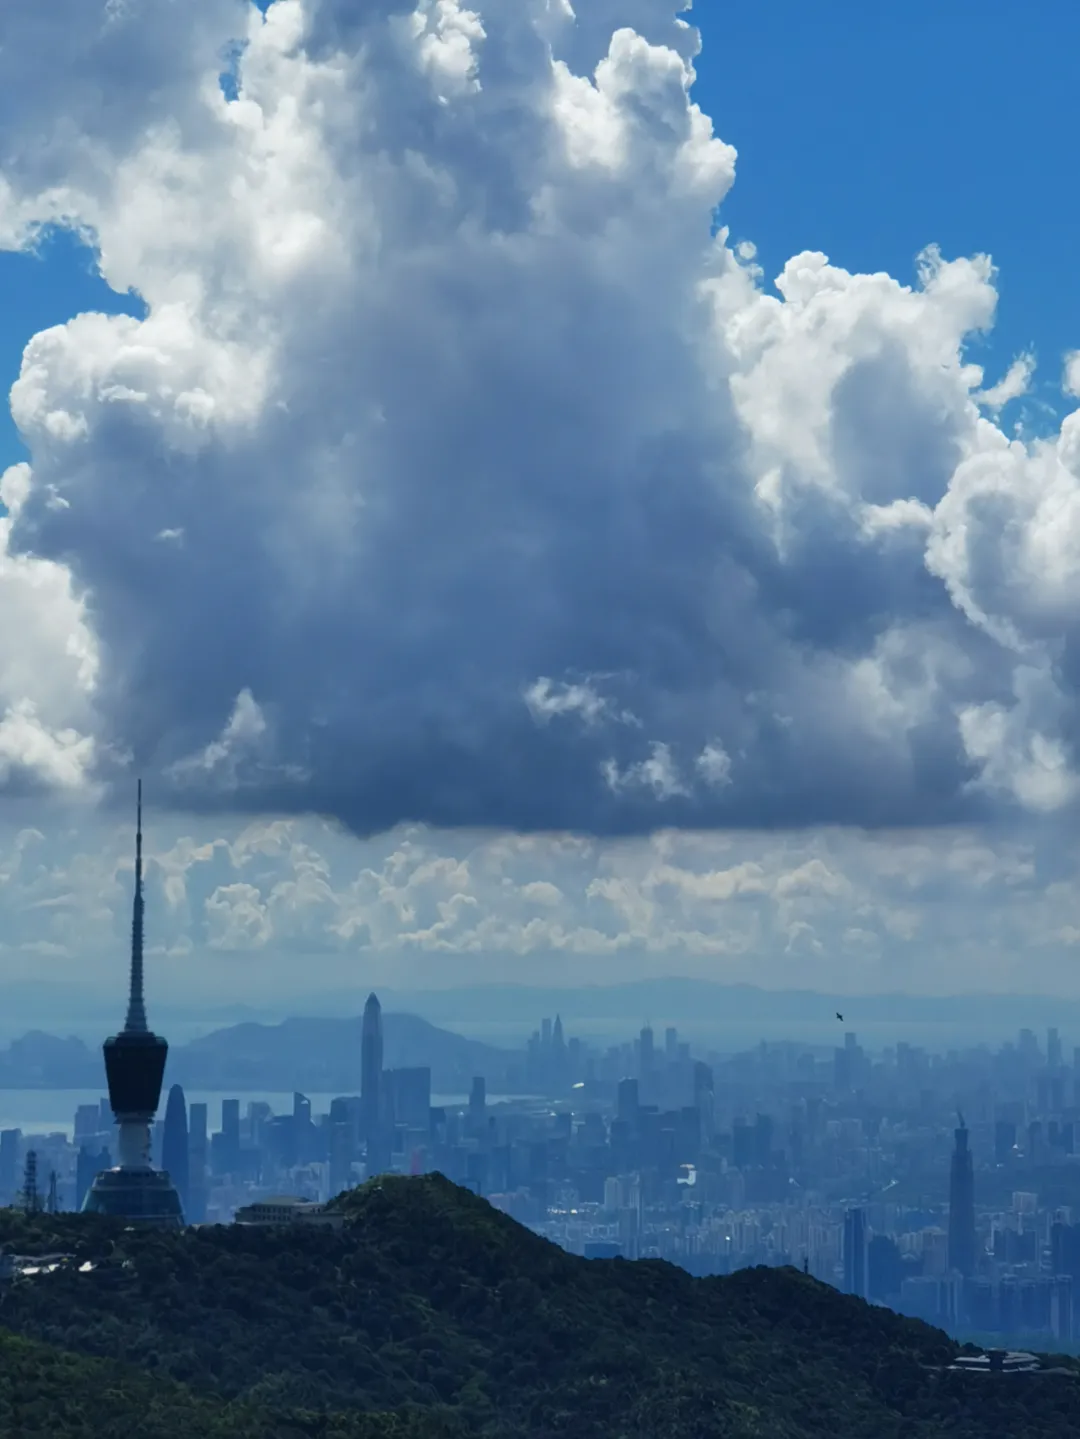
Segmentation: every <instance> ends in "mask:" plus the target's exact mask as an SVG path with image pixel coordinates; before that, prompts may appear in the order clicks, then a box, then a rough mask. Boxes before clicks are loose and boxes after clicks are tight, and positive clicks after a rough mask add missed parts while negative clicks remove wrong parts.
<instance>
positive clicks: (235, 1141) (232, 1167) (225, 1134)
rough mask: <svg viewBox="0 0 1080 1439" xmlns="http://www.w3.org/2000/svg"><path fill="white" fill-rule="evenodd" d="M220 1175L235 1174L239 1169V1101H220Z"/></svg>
mask: <svg viewBox="0 0 1080 1439" xmlns="http://www.w3.org/2000/svg"><path fill="white" fill-rule="evenodd" d="M218 1152H219V1156H220V1165H219V1168H220V1170H221V1173H222V1174H236V1172H237V1171H238V1170H239V1168H240V1101H239V1100H238V1099H223V1100H222V1101H221V1143H220V1145H219V1149H218Z"/></svg>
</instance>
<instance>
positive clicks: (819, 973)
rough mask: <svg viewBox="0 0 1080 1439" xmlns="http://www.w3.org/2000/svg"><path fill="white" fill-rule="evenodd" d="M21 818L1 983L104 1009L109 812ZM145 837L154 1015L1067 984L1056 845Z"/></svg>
mask: <svg viewBox="0 0 1080 1439" xmlns="http://www.w3.org/2000/svg"><path fill="white" fill-rule="evenodd" d="M34 809H35V811H36V812H37V815H38V819H39V827H38V828H33V829H31V828H29V827H26V826H21V825H19V824H16V825H15V826H14V827H11V826H10V825H8V826H6V827H3V826H0V893H2V895H3V914H4V924H3V929H2V933H0V940H2V942H3V944H4V946H5V947H4V958H3V968H4V973H5V976H6V977H8V978H16V977H18V975H19V974H20V973H26V974H36V973H40V970H39V969H38V968H37V966H39V965H40V956H41V955H42V954H44V953H46V952H48V954H49V955H50V956H51V959H50V961H49V969H48V977H49V978H50V979H52V980H53V981H55V982H57V983H61V984H63V983H65V982H67V981H69V980H70V981H71V983H73V984H75V985H76V986H78V985H84V984H86V983H87V982H91V983H93V984H95V985H98V986H100V990H101V993H102V994H103V995H108V994H111V993H116V994H121V993H122V990H123V984H124V974H125V956H126V953H127V945H128V935H129V930H130V916H131V881H132V855H131V834H130V825H129V824H128V822H127V817H126V816H125V817H124V819H123V821H120V822H116V821H110V822H109V823H108V824H107V825H103V824H102V821H101V820H100V819H99V820H95V819H94V818H93V817H92V816H91V815H90V814H89V813H86V814H84V815H83V816H82V818H81V819H80V820H79V821H78V823H77V824H75V825H73V824H72V822H71V815H70V813H69V812H66V811H63V810H58V809H57V808H56V807H55V806H53V807H48V806H47V807H45V809H44V810H42V807H41V806H40V805H35V806H34ZM147 820H148V825H147V843H146V852H147V935H148V941H149V944H150V946H151V949H152V951H153V953H152V958H151V961H150V964H151V995H152V997H153V998H154V1001H155V1003H157V1002H160V1003H164V1002H166V1001H169V1002H171V1003H177V1002H179V1003H182V1004H184V1005H185V1006H190V1005H191V1004H192V1003H193V1002H195V1003H202V1004H207V1005H211V1004H212V1003H213V1002H214V1001H216V1000H225V999H231V1000H233V1001H236V1000H239V1001H242V1002H250V1001H251V996H252V984H253V982H255V981H253V979H252V975H253V973H254V971H253V970H252V968H251V964H252V963H257V966H258V969H257V975H258V979H257V985H258V991H259V995H260V1002H265V1003H267V1004H269V1005H278V1004H280V1005H282V1006H285V1007H288V1006H290V1005H291V1006H293V1007H300V1006H308V1005H310V1004H312V1003H314V1002H316V1001H317V1000H318V996H319V995H320V994H321V993H323V992H325V991H328V990H335V989H341V988H345V987H349V986H352V985H354V984H356V983H358V978H357V977H358V975H359V976H363V978H364V981H365V982H367V983H368V984H369V985H370V983H373V982H378V983H381V984H390V985H393V986H394V987H397V988H410V987H423V986H424V985H427V984H430V983H432V982H433V981H434V980H435V976H436V975H438V976H439V980H438V982H439V983H443V984H445V983H448V982H452V980H455V979H456V980H458V981H463V980H464V981H467V980H484V979H487V980H500V981H503V982H505V981H507V980H516V981H522V982H532V983H545V982H547V981H548V980H549V978H550V975H551V974H552V972H554V971H555V970H556V969H557V968H558V967H559V966H560V965H561V966H565V969H564V972H565V973H566V974H567V976H568V978H570V979H571V980H572V981H573V982H578V983H588V982H597V981H602V980H604V979H610V978H611V977H613V974H615V973H617V974H618V975H619V976H623V977H633V976H636V975H645V974H650V973H656V972H657V971H662V972H665V973H669V974H699V975H705V976H708V977H711V978H714V979H718V980H722V981H728V982H744V983H752V984H764V985H766V986H774V987H775V986H781V985H784V984H797V985H799V986H806V987H811V988H813V987H817V988H821V989H826V990H827V989H838V990H841V991H843V990H844V989H845V988H854V989H864V988H865V989H871V990H874V989H876V990H880V991H885V992H891V991H895V990H897V989H904V990H915V991H923V992H953V991H957V990H964V989H978V988H993V989H999V990H1010V989H1013V990H1017V989H1025V988H1028V987H1030V986H1031V984H1033V983H1037V985H1038V987H1039V988H1040V989H1041V990H1043V991H1044V992H1049V993H1054V992H1059V993H1070V992H1072V991H1073V990H1074V989H1075V980H1074V968H1073V957H1074V954H1075V941H1074V939H1072V938H1071V937H1070V936H1071V933H1072V930H1073V929H1075V928H1078V927H1080V898H1078V897H1080V886H1078V878H1080V849H1078V848H1077V846H1076V844H1075V841H1074V838H1073V836H1072V835H1071V833H1070V832H1069V831H1068V830H1067V829H1065V830H1063V831H1059V832H1056V833H1051V832H1049V831H1046V830H1045V829H1040V828H1037V829H1033V830H1031V831H1030V832H1029V833H1027V834H1025V835H1013V836H1011V837H1009V838H1004V837H1002V836H995V835H992V834H987V833H981V832H979V831H977V830H973V829H961V830H949V829H944V828H942V829H936V830H916V831H908V832H903V833H880V834H878V835H877V836H876V837H875V838H872V839H866V838H863V837H860V836H859V835H858V834H856V833H854V832H849V831H843V830H833V831H820V832H805V833H801V834H788V835H780V836H778V835H770V834H764V833H757V834H755V833H752V832H749V831H747V832H741V833H739V834H733V835H731V834H729V835H718V834H712V833H700V832H689V831H674V830H669V831H665V832H662V833H659V834H657V835H656V836H655V837H654V838H653V839H649V840H645V839H641V840H626V841H622V842H619V843H602V844H592V845H588V844H585V845H583V844H581V843H578V842H568V841H567V840H566V839H564V838H563V837H560V836H551V837H547V836H540V835H537V836H531V837H522V838H512V837H506V836H485V835H468V834H464V833H460V832H458V833H442V834H440V833H438V832H434V831H427V830H423V829H419V828H412V829H409V830H396V831H394V832H392V833H390V834H387V835H384V836H381V837H380V838H378V839H371V840H366V841H359V840H356V839H354V838H352V837H351V836H349V835H347V834H345V833H344V832H342V831H341V830H340V829H338V828H336V827H333V826H330V825H327V824H324V823H321V822H316V821H313V820H289V821H283V820H274V821H262V820H259V821H255V822H252V823H246V822H241V821H237V820H229V821H227V822H219V821H212V822H211V821H198V822H193V821H191V820H190V818H186V819H180V818H178V817H170V816H169V815H168V814H167V813H166V814H162V813H161V812H159V811H156V810H151V811H150V812H148V814H147ZM1033 953H1035V954H1037V956H1038V965H1037V975H1036V974H1034V973H1033V967H1032V955H1033ZM19 956H22V958H19ZM230 956H232V957H235V960H236V961H237V962H239V961H240V960H243V961H244V962H243V963H235V964H234V962H233V959H231V958H229V957H230ZM440 966H442V967H441V968H440ZM613 966H616V967H617V968H615V969H613Z"/></svg>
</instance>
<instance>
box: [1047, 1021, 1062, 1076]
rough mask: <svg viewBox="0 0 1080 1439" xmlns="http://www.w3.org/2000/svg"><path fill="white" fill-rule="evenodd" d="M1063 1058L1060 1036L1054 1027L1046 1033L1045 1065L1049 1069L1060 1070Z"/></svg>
mask: <svg viewBox="0 0 1080 1439" xmlns="http://www.w3.org/2000/svg"><path fill="white" fill-rule="evenodd" d="M1063 1059H1064V1056H1063V1054H1062V1050H1061V1035H1060V1034H1059V1033H1058V1031H1057V1029H1056V1027H1051V1028H1050V1029H1048V1030H1047V1031H1046V1063H1047V1066H1048V1067H1049V1068H1050V1069H1060V1068H1061V1065H1062V1062H1063Z"/></svg>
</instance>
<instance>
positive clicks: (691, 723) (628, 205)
mask: <svg viewBox="0 0 1080 1439" xmlns="http://www.w3.org/2000/svg"><path fill="white" fill-rule="evenodd" d="M39 8H40V7H33V6H9V7H7V8H6V9H5V10H4V11H3V12H2V13H0V242H2V243H7V244H9V245H18V244H30V243H32V241H33V236H34V234H35V230H36V228H37V227H40V226H41V225H42V224H48V223H60V224H65V225H70V226H76V227H78V228H79V229H80V230H81V231H82V232H83V233H85V234H86V235H87V237H88V238H90V239H91V241H92V243H93V244H94V245H95V246H96V247H97V250H98V253H99V255H100V264H101V268H102V272H103V274H104V275H105V277H106V278H107V279H108V280H109V282H110V283H111V284H112V285H113V286H115V287H116V288H118V289H121V290H126V289H128V288H131V289H133V290H135V291H137V293H138V294H139V295H140V296H141V297H142V298H143V300H144V301H145V304H146V307H147V308H146V316H145V318H144V319H141V320H139V319H133V318H130V317H119V318H106V317H104V316H101V315H80V316H77V317H74V318H72V320H71V321H70V322H69V323H68V324H67V325H65V326H63V327H60V328H57V329H54V330H50V331H47V332H45V333H43V334H40V335H37V336H35V337H34V338H33V339H32V340H31V341H30V343H29V344H28V346H27V349H26V353H25V356H24V361H23V367H22V373H21V376H20V378H19V380H18V382H17V383H16V385H15V386H14V389H13V390H12V396H11V404H12V410H13V413H14V416H15V418H16V421H17V423H18V425H19V427H20V430H21V431H22V434H23V435H24V437H25V439H26V443H27V445H28V447H29V449H30V452H31V456H32V464H31V465H30V467H25V466H18V467H15V468H14V469H12V470H9V471H8V472H7V474H6V475H5V476H4V478H3V483H2V491H0V494H2V498H3V502H4V504H5V506H6V507H7V510H8V517H7V518H6V519H4V520H0V544H2V547H3V548H2V550H0V594H2V595H3V597H4V604H5V612H6V613H7V614H14V615H15V616H16V617H17V619H16V622H15V623H14V624H11V625H9V624H5V625H4V627H3V632H2V633H0V716H2V718H0V782H2V783H4V784H6V785H8V786H17V787H23V788H25V787H26V786H27V785H30V784H40V785H50V786H56V785H63V786H67V787H68V788H71V789H80V788H82V789H85V790H87V791H91V792H92V791H93V790H94V789H95V788H97V787H101V786H104V787H106V788H107V787H108V786H109V785H110V784H112V783H114V782H115V781H116V780H117V779H118V778H121V777H122V776H123V775H124V774H125V772H129V767H130V766H131V765H133V764H138V765H139V766H140V767H141V768H142V769H143V771H144V772H146V773H147V774H148V775H152V776H153V777H154V789H155V793H156V794H157V795H158V796H160V795H162V794H163V793H167V794H168V795H170V796H171V798H172V801H173V802H174V803H176V804H177V805H180V806H184V807H196V808H199V807H207V808H212V807H228V808H234V809H237V808H238V809H249V810H253V811H258V810H267V811H270V810H285V811H291V810H296V811H303V810H309V809H315V810H319V811H322V812H324V813H328V814H332V815H334V816H336V817H337V818H339V819H341V820H342V821H344V822H345V823H346V824H347V825H349V826H351V827H352V828H354V829H356V830H357V831H359V832H370V831H374V830H379V829H382V828H385V827H387V826H390V825H392V824H394V823H395V822H398V821H402V820H423V821H428V822H433V823H437V824H443V825H455V826H456V825H461V826H464V825H470V826H471V825H484V826H496V827H508V828H512V829H519V830H525V829H531V828H577V829H581V830H585V831H593V832H597V833H623V832H636V831H646V830H651V829H653V828H655V827H657V826H661V825H663V826H673V825H674V826H718V825H769V826H784V825H793V824H802V823H813V822H851V823H856V824H861V825H868V826H876V825H882V824H894V823H906V822H913V823H914V822H931V823H932V822H935V821H940V820H946V819H951V818H956V817H961V816H973V815H975V816H977V815H979V814H981V813H988V812H990V811H992V810H995V809H996V810H1000V809H1001V808H1002V807H1012V806H1020V807H1025V808H1033V809H1037V810H1051V809H1054V808H1058V807H1061V806H1062V805H1065V804H1067V803H1069V802H1070V800H1071V799H1072V797H1073V794H1074V792H1075V789H1076V785H1077V768H1076V766H1077V748H1076V747H1077V717H1078V715H1080V709H1078V706H1077V696H1076V690H1077V684H1078V681H1080V660H1078V655H1080V649H1078V636H1077V621H1076V616H1077V615H1078V614H1080V606H1078V604H1077V600H1078V598H1080V595H1078V593H1077V592H1078V589H1080V578H1078V576H1080V567H1078V566H1077V564H1076V562H1075V557H1076V555H1077V551H1078V546H1080V540H1078V535H1080V506H1078V496H1080V420H1078V418H1077V415H1076V413H1075V412H1074V413H1072V414H1070V415H1069V416H1068V417H1067V418H1066V420H1065V421H1064V423H1063V424H1062V426H1061V429H1060V433H1058V434H1057V435H1054V436H1052V437H1051V438H1049V439H1044V440H1031V441H1027V442H1025V441H1022V440H1017V439H1010V438H1009V436H1008V435H1007V434H1006V433H1005V432H1004V431H1003V430H1002V428H1000V426H999V424H998V421H997V416H998V414H999V412H1000V409H1001V407H1002V406H1003V405H1004V404H1005V403H1006V402H1007V401H1008V400H1009V399H1010V398H1011V397H1013V396H1015V395H1016V394H1018V393H1020V392H1021V391H1022V389H1023V387H1024V385H1025V384H1026V382H1027V379H1028V378H1029V376H1030V364H1029V362H1028V361H1027V360H1026V358H1025V359H1023V360H1022V361H1021V362H1020V363H1019V364H1018V365H1017V366H1014V367H1013V369H1012V370H1010V371H1009V373H1008V374H1007V375H991V376H984V375H983V373H982V371H981V370H980V368H979V367H978V366H976V365H973V364H971V363H969V362H968V360H967V359H966V358H965V350H964V346H965V341H966V339H967V337H968V336H970V335H971V334H972V332H974V331H979V330H984V329H986V328H987V327H988V326H989V325H990V324H991V323H992V320H993V314H994V305H995V291H994V288H993V275H992V270H991V267H990V264H989V262H988V261H986V260H985V259H982V258H975V259H959V260H951V261H949V260H945V259H943V258H942V257H941V256H940V255H939V254H938V253H937V252H936V251H935V250H933V249H929V250H928V251H927V252H926V254H925V255H924V256H923V258H922V261H921V265H920V270H919V275H918V279H917V283H916V284H915V285H914V286H912V287H908V286H905V285H903V284H901V283H899V282H898V281H896V280H893V279H891V278H889V277H888V276H886V275H850V274H848V273H846V272H845V271H843V270H840V269H837V268H836V267H834V266H832V265H830V264H829V263H828V261H827V259H826V258H825V256H823V255H819V254H811V253H805V254H801V255H798V256H796V257H795V258H793V259H792V260H791V261H789V262H788V264H787V266H786V267H785V269H784V271H783V274H782V275H781V276H780V277H779V279H778V280H777V282H776V286H777V290H778V295H774V294H769V293H767V291H766V288H765V286H764V283H763V280H762V277H761V276H760V275H759V273H758V272H757V270H756V268H755V265H754V261H753V256H752V254H751V253H750V252H749V250H748V249H744V250H743V251H742V252H739V253H736V252H735V251H734V250H733V249H732V248H731V247H730V246H729V244H728V241H727V236H726V232H725V231H724V230H723V229H721V230H720V231H719V233H716V225H715V215H716V210H717V207H718V206H720V219H721V221H722V219H723V208H722V202H723V200H724V197H725V195H726V194H727V192H728V190H729V188H730V186H731V184H732V182H733V179H734V167H735V155H734V152H733V150H732V149H731V148H730V147H729V146H727V145H725V144H724V143H723V142H722V141H721V140H720V139H718V138H717V137H716V136H714V134H713V132H712V127H711V124H710V122H709V120H708V118H707V117H706V116H705V115H704V114H702V112H701V111H700V110H699V108H698V107H697V106H696V105H695V104H694V103H693V100H692V98H691V95H692V91H691V85H692V80H693V69H692V63H693V57H694V55H695V53H696V48H697V36H696V32H695V31H694V30H693V29H692V28H690V26H689V25H688V24H687V23H686V22H685V21H684V19H682V18H680V17H679V16H677V15H676V14H675V13H674V10H673V0H581V4H580V7H579V8H580V12H581V13H580V14H579V15H578V14H575V13H574V11H573V10H572V9H571V7H570V4H569V3H568V0H476V8H475V9H467V8H466V7H465V5H464V4H462V3H459V0H420V3H419V4H412V3H404V0H368V3H365V4H360V3H357V0H275V3H273V4H271V5H270V6H269V7H268V8H267V9H266V10H265V14H264V13H263V12H262V11H261V10H259V9H256V8H255V7H254V6H252V5H249V4H248V3H246V0H188V3H187V4H185V5H182V6H181V5H176V4H174V3H170V0H128V3H124V0H120V3H117V0H55V3H54V4H53V5H51V6H50V7H49V16H48V23H46V20H45V18H44V16H43V15H42V16H39V15H38V9H39ZM1078 375H1080V364H1078V363H1077V361H1076V360H1075V359H1073V360H1072V361H1071V362H1070V363H1069V365H1068V366H1067V377H1066V378H1067V385H1068V387H1069V388H1070V389H1071V392H1072V393H1073V394H1074V395H1075V394H1077V393H1078V392H1080V380H1078Z"/></svg>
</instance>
